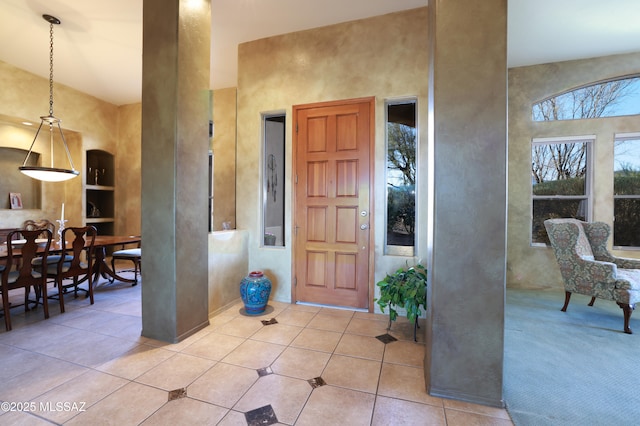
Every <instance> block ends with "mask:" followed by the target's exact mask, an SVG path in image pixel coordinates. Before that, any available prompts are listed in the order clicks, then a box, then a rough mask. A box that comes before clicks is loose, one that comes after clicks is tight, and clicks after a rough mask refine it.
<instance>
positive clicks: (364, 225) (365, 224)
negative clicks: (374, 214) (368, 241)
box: [360, 223, 369, 231]
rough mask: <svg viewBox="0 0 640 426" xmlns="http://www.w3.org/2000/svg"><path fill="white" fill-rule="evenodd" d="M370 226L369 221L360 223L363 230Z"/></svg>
mask: <svg viewBox="0 0 640 426" xmlns="http://www.w3.org/2000/svg"><path fill="white" fill-rule="evenodd" d="M368 228H369V224H368V223H363V224H362V225H360V229H362V230H363V231H364V230H365V229H368Z"/></svg>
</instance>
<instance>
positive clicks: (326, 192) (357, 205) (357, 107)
mask: <svg viewBox="0 0 640 426" xmlns="http://www.w3.org/2000/svg"><path fill="white" fill-rule="evenodd" d="M373 111H374V100H373V98H371V99H358V100H351V101H341V102H332V103H321V104H314V105H304V106H297V107H294V109H293V115H294V119H295V123H294V126H295V127H294V130H295V140H294V147H295V153H294V155H295V166H294V167H295V182H294V184H295V189H294V190H295V223H294V226H295V229H294V237H295V240H294V241H295V245H294V289H293V291H292V294H294V297H295V300H294V301H300V302H309V303H318V304H323V305H333V306H349V307H354V308H365V309H366V308H369V283H370V281H371V280H370V269H369V268H370V263H371V259H372V256H371V254H370V246H369V242H370V239H371V235H372V233H371V224H373V218H372V217H371V201H372V196H371V189H370V187H371V186H370V181H371V173H372V166H371V164H370V159H371V151H372V147H373V143H372V141H373V121H374V120H373Z"/></svg>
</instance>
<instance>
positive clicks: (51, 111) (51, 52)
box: [49, 22, 53, 116]
mask: <svg viewBox="0 0 640 426" xmlns="http://www.w3.org/2000/svg"><path fill="white" fill-rule="evenodd" d="M49 115H51V116H52V115H53V22H52V23H50V24H49Z"/></svg>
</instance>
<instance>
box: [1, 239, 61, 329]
mask: <svg viewBox="0 0 640 426" xmlns="http://www.w3.org/2000/svg"><path fill="white" fill-rule="evenodd" d="M15 234H21V235H22V239H24V242H21V246H18V244H15V243H12V242H11V241H12V240H14V239H15ZM42 237H44V238H42ZM39 238H41V240H38V241H36V240H37V239H39ZM51 238H52V234H51V231H49V230H44V231H42V230H40V229H38V230H34V231H27V230H25V229H20V230H16V231H12V232H10V233H9V235H8V236H7V263H6V265H5V268H4V270H3V271H2V281H1V283H2V289H1V290H2V309H3V311H4V324H5V327H6V329H7V331H9V330H11V315H10V312H9V310H10V308H12V307H16V306H20V305H10V303H9V291H10V290H14V289H18V288H24V307H25V308H24V309H25V311H29V310H30V309H29V302H30V300H29V293H30V289H31V287H32V286H33V288H34V292H35V294H36V300H35V306H34V307H37V306H38V303H39V300H40V297H42V306H43V308H44V317H45V319H46V318H49V305H48V304H47V281H46V276H45V275H44V274H42V273H41V272H39V271H38V270H36V269H35V268H34V265H33V263H32V261H33V259H35V258H39V259H42V262H43V263H45V264H46V262H47V256H48V254H49V248H50V246H51ZM40 246H42V247H43V248H42V249H40ZM38 256H40V257H38Z"/></svg>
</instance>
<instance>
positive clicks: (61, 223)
mask: <svg viewBox="0 0 640 426" xmlns="http://www.w3.org/2000/svg"><path fill="white" fill-rule="evenodd" d="M56 222H58V244H60V246H62V243H63V241H62V231H64V228H65V223H67V221H66V220H64V219H59V220H56Z"/></svg>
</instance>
